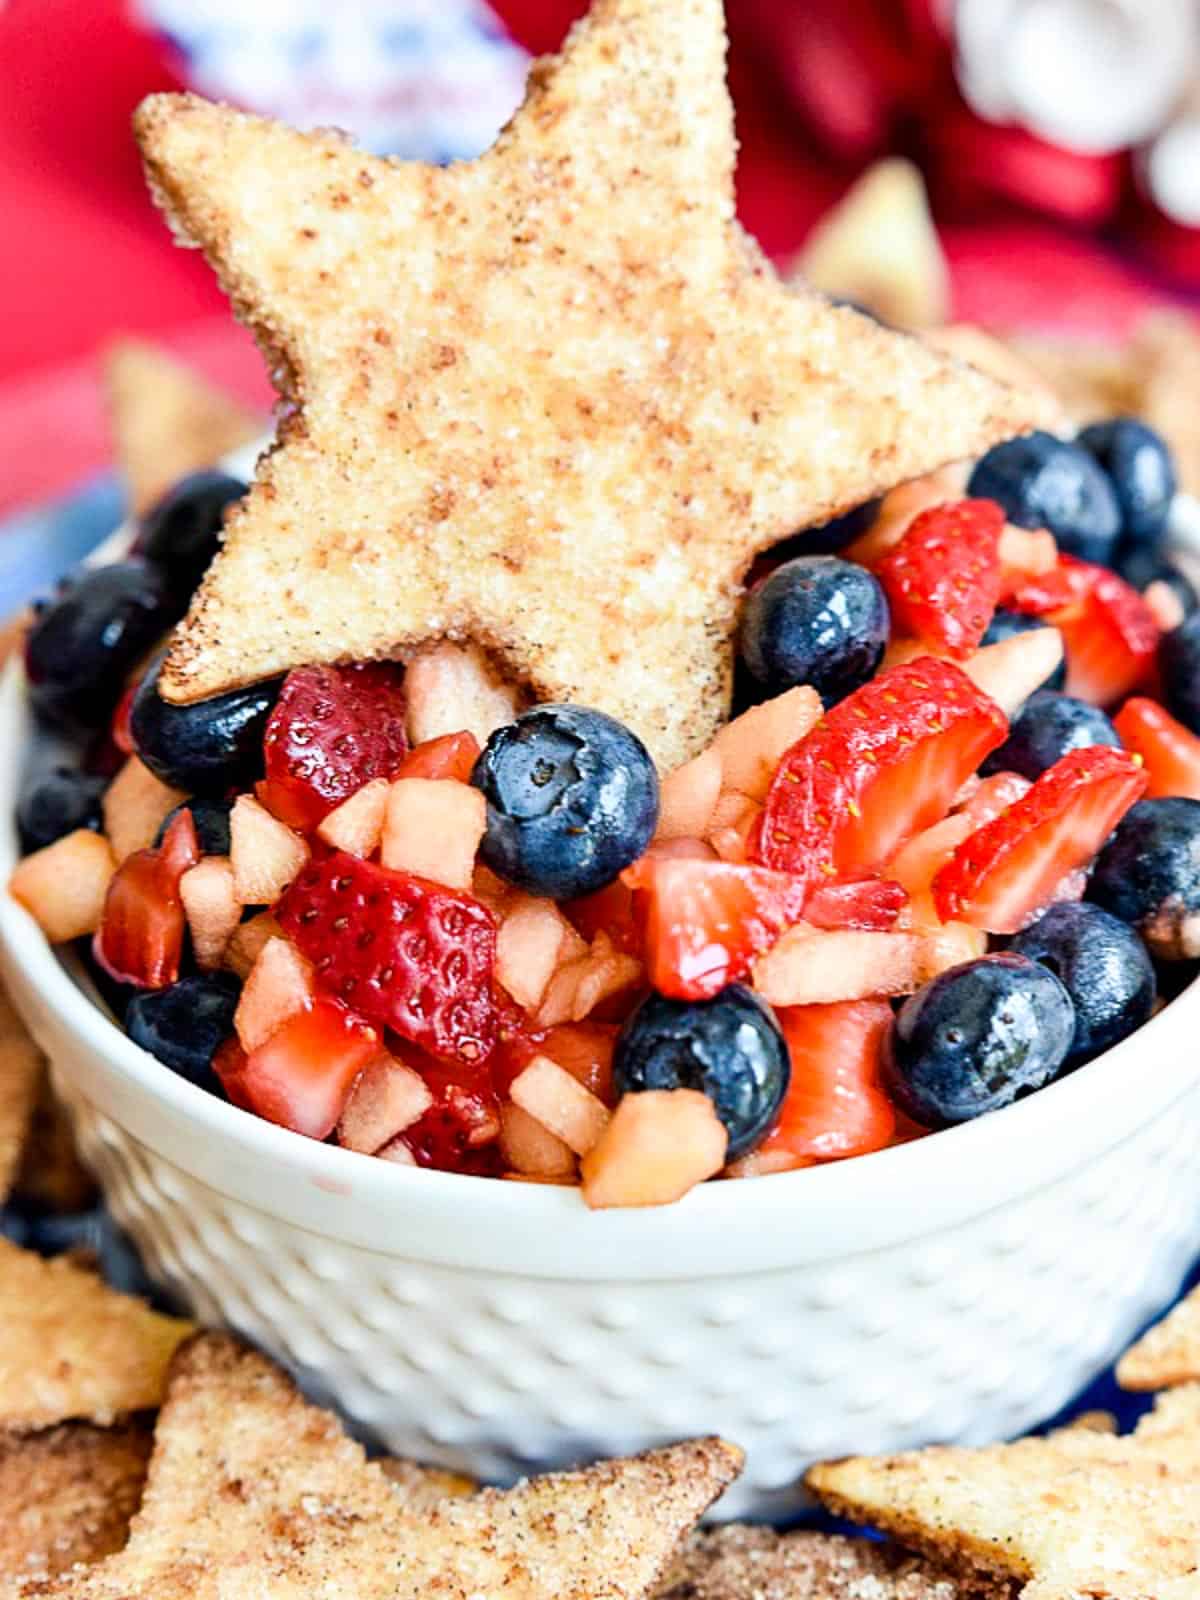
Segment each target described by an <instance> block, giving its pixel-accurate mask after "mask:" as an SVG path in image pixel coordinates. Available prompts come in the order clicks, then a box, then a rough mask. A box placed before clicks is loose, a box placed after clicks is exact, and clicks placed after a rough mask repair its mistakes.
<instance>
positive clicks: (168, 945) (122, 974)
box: [92, 807, 200, 989]
mask: <svg viewBox="0 0 1200 1600" xmlns="http://www.w3.org/2000/svg"><path fill="white" fill-rule="evenodd" d="M199 860H200V843H199V840H198V839H197V837H196V825H195V823H194V822H193V820H192V813H191V811H190V810H189V809H187V808H186V807H185V808H184V809H183V810H182V811H178V812H177V813H176V814H175V818H174V820H173V821H172V822H171V824H170V826H169V827H168V829H167V831H166V833H165V834H164V836H163V842H162V843H161V844H160V845H156V846H155V847H154V848H153V849H150V850H135V851H134V853H133V854H132V855H131V856H127V857H126V858H125V860H124V861H123V862H122V863H121V865H120V867H118V869H117V872H116V875H115V876H114V878H113V880H112V882H111V883H110V884H109V886H108V895H107V897H106V899H105V902H104V914H103V916H102V917H101V919H100V926H99V928H98V929H97V930H96V934H95V937H94V938H93V940H92V954H93V956H94V957H95V959H96V961H97V962H98V963H99V964H100V966H102V967H103V968H104V970H105V972H107V973H108V975H109V976H110V977H111V978H115V979H116V980H117V982H118V983H130V984H133V986H134V987H135V988H138V989H165V988H166V987H167V985H168V984H172V983H174V982H175V980H176V978H178V976H179V961H180V957H181V956H182V954H183V936H184V932H185V930H186V927H187V917H186V915H185V913H184V909H183V901H182V900H181V899H180V896H179V880H180V879H181V878H182V877H183V875H184V873H185V872H187V871H188V870H189V869H190V868H191V867H194V866H195V865H196V863H197V862H198V861H199Z"/></svg>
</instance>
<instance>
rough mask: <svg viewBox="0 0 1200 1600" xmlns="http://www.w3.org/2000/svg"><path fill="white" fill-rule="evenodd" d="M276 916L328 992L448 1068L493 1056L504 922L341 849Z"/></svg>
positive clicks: (318, 865) (310, 871) (303, 879)
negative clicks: (448, 1063) (498, 932)
mask: <svg viewBox="0 0 1200 1600" xmlns="http://www.w3.org/2000/svg"><path fill="white" fill-rule="evenodd" d="M276 915H277V916H278V919H279V924H280V926H281V927H282V928H283V930H284V932H285V933H286V934H287V935H288V937H289V938H291V939H292V940H293V941H294V942H295V943H296V944H297V945H298V946H299V948H300V950H301V951H302V952H303V954H304V955H306V956H307V957H308V959H309V960H310V961H311V962H312V963H313V966H314V968H315V969H316V975H317V982H318V984H319V985H321V986H323V987H324V988H325V989H327V990H329V991H330V992H331V993H333V994H335V995H336V996H337V997H338V998H339V999H341V1000H344V1001H345V1002H346V1004H347V1005H352V1006H353V1007H354V1009H355V1010H356V1011H357V1012H359V1013H360V1014H361V1015H362V1016H364V1017H366V1018H367V1019H368V1021H370V1022H374V1023H377V1024H379V1025H381V1026H384V1027H389V1028H394V1029H395V1031H396V1032H397V1033H398V1034H400V1036H401V1037H402V1038H404V1039H408V1040H410V1041H411V1042H412V1043H413V1044H415V1045H418V1046H419V1047H420V1048H421V1049H423V1050H428V1051H429V1053H430V1054H431V1055H434V1056H437V1057H439V1058H441V1059H443V1060H447V1061H459V1062H463V1063H479V1062H483V1061H486V1059H487V1058H488V1056H489V1055H490V1054H491V1053H492V1049H493V1046H494V1045H495V1042H496V1005H495V1000H494V997H493V986H492V979H493V971H494V968H495V962H496V923H495V919H494V918H493V916H492V914H491V912H490V911H488V909H487V908H486V906H483V905H481V904H480V903H479V901H478V900H476V899H474V898H473V897H472V896H471V895H469V894H462V893H459V892H458V891H456V890H453V889H447V888H445V887H443V886H442V885H441V884H437V883H430V882H429V881H428V880H427V879H424V878H416V877H413V876H412V875H411V874H410V873H407V872H389V871H388V870H387V868H386V867H381V866H379V865H377V864H376V863H375V862H372V861H360V860H359V859H358V858H357V856H351V855H346V854H345V853H344V852H342V851H332V852H331V853H330V854H329V855H327V856H324V857H322V858H320V859H318V860H316V861H313V862H311V863H310V864H309V866H308V867H307V868H306V869H305V870H304V871H303V872H302V873H301V874H300V876H299V877H298V878H297V879H296V881H295V883H293V884H292V886H291V888H290V889H289V890H288V891H287V893H286V894H285V895H284V896H283V899H282V900H280V902H279V905H278V907H277V908H276Z"/></svg>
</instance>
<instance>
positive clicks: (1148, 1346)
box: [1117, 1288, 1200, 1389]
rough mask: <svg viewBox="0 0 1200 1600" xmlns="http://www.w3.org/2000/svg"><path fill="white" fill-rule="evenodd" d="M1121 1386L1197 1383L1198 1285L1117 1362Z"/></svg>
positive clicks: (1199, 1370)
mask: <svg viewBox="0 0 1200 1600" xmlns="http://www.w3.org/2000/svg"><path fill="white" fill-rule="evenodd" d="M1117 1382H1118V1383H1119V1384H1120V1385H1121V1387H1122V1388H1123V1389H1168V1388H1171V1387H1173V1386H1174V1385H1176V1384H1180V1383H1197V1382H1200V1288H1197V1289H1193V1290H1192V1292H1191V1294H1189V1295H1187V1296H1186V1297H1185V1298H1184V1299H1182V1300H1181V1301H1180V1302H1179V1304H1178V1305H1177V1306H1175V1307H1174V1308H1173V1309H1172V1310H1171V1311H1169V1312H1168V1313H1167V1315H1166V1316H1165V1317H1164V1318H1163V1320H1162V1321H1161V1322H1158V1323H1156V1324H1155V1325H1154V1327H1153V1328H1151V1329H1150V1330H1149V1332H1148V1333H1144V1334H1143V1335H1142V1337H1141V1338H1140V1339H1139V1340H1138V1342H1137V1343H1136V1344H1135V1345H1132V1346H1131V1347H1130V1348H1129V1349H1128V1350H1127V1351H1126V1352H1125V1354H1124V1355H1123V1356H1122V1357H1121V1359H1120V1361H1118V1363H1117Z"/></svg>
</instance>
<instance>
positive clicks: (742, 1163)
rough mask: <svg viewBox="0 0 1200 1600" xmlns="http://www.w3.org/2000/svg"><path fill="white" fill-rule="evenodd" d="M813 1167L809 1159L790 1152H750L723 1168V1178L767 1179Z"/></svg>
mask: <svg viewBox="0 0 1200 1600" xmlns="http://www.w3.org/2000/svg"><path fill="white" fill-rule="evenodd" d="M814 1165H815V1163H814V1162H813V1161H812V1160H810V1159H809V1157H807V1156H797V1155H793V1154H792V1152H791V1151H790V1150H751V1151H750V1152H749V1153H748V1154H747V1155H744V1156H741V1157H739V1159H738V1160H737V1161H731V1162H730V1163H729V1165H728V1166H727V1167H726V1168H725V1172H724V1176H725V1177H726V1178H769V1177H770V1175H771V1174H772V1173H773V1172H795V1171H796V1170H797V1168H799V1167H811V1166H814Z"/></svg>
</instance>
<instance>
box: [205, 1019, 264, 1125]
mask: <svg viewBox="0 0 1200 1600" xmlns="http://www.w3.org/2000/svg"><path fill="white" fill-rule="evenodd" d="M212 1066H213V1071H214V1072H215V1073H216V1076H217V1081H218V1082H219V1083H220V1085H221V1088H222V1089H223V1090H224V1091H225V1098H226V1099H227V1100H228V1101H229V1103H230V1104H231V1105H235V1106H240V1107H241V1109H242V1110H243V1111H253V1110H254V1107H253V1106H252V1105H251V1104H250V1100H249V1097H248V1096H247V1094H246V1091H245V1090H244V1089H243V1087H242V1074H243V1073H244V1072H245V1070H246V1052H245V1051H244V1050H243V1049H242V1047H241V1045H240V1044H239V1042H238V1039H237V1036H236V1035H235V1034H231V1035H230V1036H229V1038H228V1039H226V1040H225V1042H224V1043H223V1044H219V1045H218V1046H217V1048H216V1050H215V1051H214V1052H213V1058H212Z"/></svg>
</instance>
